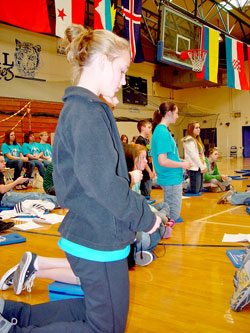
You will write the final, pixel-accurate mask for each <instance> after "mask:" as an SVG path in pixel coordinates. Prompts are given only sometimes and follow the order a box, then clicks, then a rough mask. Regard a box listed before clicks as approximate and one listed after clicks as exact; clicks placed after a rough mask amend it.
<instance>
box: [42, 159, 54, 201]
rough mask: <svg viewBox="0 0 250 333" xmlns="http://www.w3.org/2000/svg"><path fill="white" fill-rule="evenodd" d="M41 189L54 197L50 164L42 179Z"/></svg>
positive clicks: (51, 166)
mask: <svg viewBox="0 0 250 333" xmlns="http://www.w3.org/2000/svg"><path fill="white" fill-rule="evenodd" d="M43 189H44V191H45V192H46V193H47V194H50V195H56V193H55V186H54V182H53V164H52V163H50V164H49V165H48V166H47V169H46V171H45V174H44V177H43Z"/></svg>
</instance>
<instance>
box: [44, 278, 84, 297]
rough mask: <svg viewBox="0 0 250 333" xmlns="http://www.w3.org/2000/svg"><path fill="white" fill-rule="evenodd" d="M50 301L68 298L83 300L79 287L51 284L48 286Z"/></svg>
mask: <svg viewBox="0 0 250 333" xmlns="http://www.w3.org/2000/svg"><path fill="white" fill-rule="evenodd" d="M48 289H49V299H50V301H58V300H61V299H69V298H84V292H83V291H82V288H81V286H77V285H75V284H70V283H63V282H58V281H55V282H52V283H50V284H49V285H48Z"/></svg>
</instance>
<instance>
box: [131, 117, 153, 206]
mask: <svg viewBox="0 0 250 333" xmlns="http://www.w3.org/2000/svg"><path fill="white" fill-rule="evenodd" d="M137 129H138V131H139V133H140V135H139V136H138V138H137V139H136V141H135V143H137V144H139V145H143V146H145V147H146V148H147V161H148V163H147V165H146V168H145V169H144V170H143V178H142V181H141V186H140V190H141V194H142V195H144V196H145V197H148V199H149V198H150V195H151V190H152V179H153V178H155V176H156V173H155V172H154V171H153V160H152V149H151V145H150V137H151V135H152V124H151V122H150V121H149V120H140V121H139V122H138V124H137Z"/></svg>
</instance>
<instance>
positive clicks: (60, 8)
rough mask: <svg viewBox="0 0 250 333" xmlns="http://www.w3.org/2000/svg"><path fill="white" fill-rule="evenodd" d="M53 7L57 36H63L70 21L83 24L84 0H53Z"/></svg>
mask: <svg viewBox="0 0 250 333" xmlns="http://www.w3.org/2000/svg"><path fill="white" fill-rule="evenodd" d="M55 8H56V35H57V36H59V37H62V38H63V37H64V31H65V29H66V28H67V27H68V26H69V25H71V24H72V23H75V24H81V25H84V15H85V0H55Z"/></svg>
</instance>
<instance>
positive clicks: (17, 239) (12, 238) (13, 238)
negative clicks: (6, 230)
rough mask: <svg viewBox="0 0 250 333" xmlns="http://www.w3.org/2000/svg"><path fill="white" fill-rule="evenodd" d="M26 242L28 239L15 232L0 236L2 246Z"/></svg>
mask: <svg viewBox="0 0 250 333" xmlns="http://www.w3.org/2000/svg"><path fill="white" fill-rule="evenodd" d="M23 242H26V238H25V237H23V236H21V235H19V234H18V233H16V232H14V233H11V234H6V235H5V234H2V235H1V236H0V245H7V244H15V243H23Z"/></svg>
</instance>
